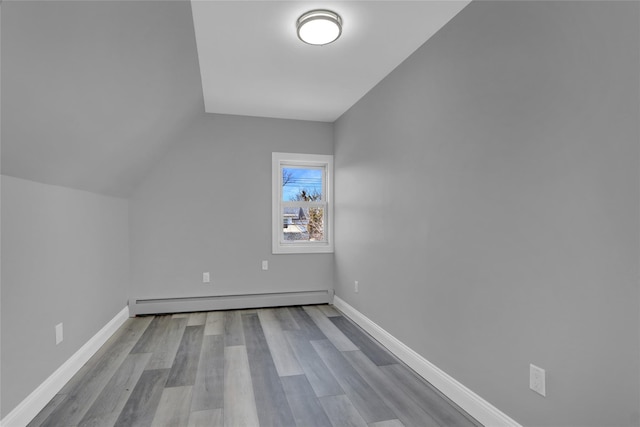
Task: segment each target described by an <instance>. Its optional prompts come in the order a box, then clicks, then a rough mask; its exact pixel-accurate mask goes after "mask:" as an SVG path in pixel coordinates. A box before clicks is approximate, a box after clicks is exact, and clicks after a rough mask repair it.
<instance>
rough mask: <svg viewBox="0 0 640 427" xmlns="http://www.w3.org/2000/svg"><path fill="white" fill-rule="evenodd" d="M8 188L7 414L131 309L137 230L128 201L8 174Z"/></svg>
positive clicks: (4, 181) (5, 213)
mask: <svg viewBox="0 0 640 427" xmlns="http://www.w3.org/2000/svg"><path fill="white" fill-rule="evenodd" d="M1 185H2V186H1V195H2V212H1V216H2V223H1V227H2V260H1V261H2V277H1V280H2V298H1V301H2V307H1V309H2V311H1V313H2V314H1V319H0V320H1V324H2V331H1V332H2V349H1V354H0V363H1V365H0V367H1V370H2V390H1V391H2V402H1V403H2V414H1V416H2V417H4V416H6V415H7V414H8V413H9V412H10V411H11V410H12V409H13V408H14V407H15V406H16V405H17V404H18V403H20V402H21V401H22V400H23V399H24V398H25V397H27V396H28V395H29V394H30V393H31V392H32V391H33V390H35V388H36V387H38V386H39V385H40V384H41V383H42V382H43V381H44V380H45V379H46V378H47V377H48V376H49V375H51V374H52V373H53V372H54V371H55V370H56V369H57V368H58V367H60V365H62V363H64V362H65V361H66V360H67V359H68V358H69V357H71V356H72V355H73V354H74V353H75V352H76V351H77V350H78V349H79V348H80V347H81V346H82V345H84V344H85V343H86V342H87V341H88V340H89V339H90V338H91V337H92V336H93V335H95V334H96V332H98V331H99V330H100V329H101V328H102V327H103V326H104V325H105V324H106V323H107V322H108V321H109V320H111V319H112V318H113V317H114V316H115V315H116V314H117V313H118V312H119V311H121V310H122V309H123V308H125V307H126V305H127V285H128V281H129V247H128V231H129V227H128V203H127V201H126V200H124V199H119V198H113V197H106V196H101V195H97V194H93V193H88V192H85V191H79V190H72V189H68V188H64V187H57V186H51V185H46V184H40V183H36V182H32V181H26V180H23V179H18V178H13V177H9V176H4V175H3V176H2V184H1ZM60 322H63V324H64V341H63V342H62V343H60V344H59V345H56V344H55V332H54V327H55V325H56V324H58V323H60Z"/></svg>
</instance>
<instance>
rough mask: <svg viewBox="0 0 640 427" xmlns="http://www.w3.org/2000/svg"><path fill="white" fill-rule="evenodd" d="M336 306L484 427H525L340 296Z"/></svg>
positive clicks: (337, 298) (336, 300) (335, 297)
mask: <svg viewBox="0 0 640 427" xmlns="http://www.w3.org/2000/svg"><path fill="white" fill-rule="evenodd" d="M333 305H335V307H336V308H338V309H339V310H340V311H341V312H343V313H344V314H345V315H347V316H348V317H349V318H350V319H351V320H353V321H354V322H355V323H357V324H358V325H359V326H360V327H361V328H362V329H364V330H365V331H367V332H368V333H369V334H370V335H371V336H372V337H374V338H375V339H376V340H378V341H379V342H380V343H381V344H382V345H384V346H385V347H386V348H387V349H388V350H389V351H390V352H391V353H393V354H394V355H395V356H396V357H398V358H399V359H400V360H402V361H403V362H404V363H406V364H407V365H408V366H409V367H410V368H411V369H413V370H414V371H416V372H417V373H418V374H419V375H420V376H422V377H423V378H424V379H425V380H427V381H429V382H430V383H431V384H432V385H433V386H434V387H436V388H437V389H438V390H440V391H441V392H442V393H443V394H444V395H445V396H447V397H448V398H449V399H451V400H452V401H453V402H454V403H455V404H457V405H458V406H460V407H461V408H462V409H463V410H465V411H466V412H467V413H468V414H469V415H471V416H472V417H473V418H475V419H476V420H478V421H479V422H480V423H482V424H483V425H485V426H487V427H498V426H509V427H522V426H521V425H520V424H519V423H517V422H516V421H515V420H513V419H512V418H510V417H509V416H508V415H506V414H505V413H503V412H502V411H500V410H499V409H498V408H496V407H495V406H493V405H492V404H490V403H489V402H487V401H486V400H484V399H483V398H481V397H480V396H478V395H477V394H475V393H474V392H473V391H471V390H469V389H468V388H467V387H465V386H464V385H462V384H461V383H459V382H458V381H456V380H455V379H454V378H453V377H451V376H449V375H448V374H447V373H446V372H444V371H442V370H441V369H440V368H438V367H437V366H435V365H434V364H433V363H431V362H429V361H428V360H427V359H425V358H424V357H422V356H420V355H419V354H418V353H416V352H415V351H413V350H412V349H411V348H409V347H408V346H407V345H405V344H404V343H402V342H401V341H399V340H398V339H397V338H395V337H394V336H393V335H391V334H390V333H389V332H387V331H385V330H384V329H382V328H381V327H380V326H378V325H377V324H376V323H374V322H373V321H372V320H371V319H369V318H368V317H367V316H365V315H364V314H362V313H360V312H359V311H358V310H356V309H355V308H353V307H352V306H350V305H349V304H347V303H346V302H345V301H344V300H342V299H341V298H339V297H338V296H334V297H333Z"/></svg>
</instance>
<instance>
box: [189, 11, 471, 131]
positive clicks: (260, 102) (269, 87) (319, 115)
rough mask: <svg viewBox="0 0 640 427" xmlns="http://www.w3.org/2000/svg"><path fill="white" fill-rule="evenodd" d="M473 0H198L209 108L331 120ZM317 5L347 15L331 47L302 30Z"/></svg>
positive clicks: (197, 26) (198, 27) (198, 33)
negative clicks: (303, 18)
mask: <svg viewBox="0 0 640 427" xmlns="http://www.w3.org/2000/svg"><path fill="white" fill-rule="evenodd" d="M469 2H470V1H468V0H464V1H462V0H444V1H432V0H417V1H416V0H413V1H327V2H321V1H265V0H262V1H238V0H235V1H217V0H192V1H191V4H192V12H193V21H194V28H195V35H196V44H197V49H198V58H199V62H200V74H201V78H202V90H203V94H204V103H205V110H206V111H207V112H209V113H222V114H238V115H247V116H261V117H276V118H287V119H300V120H315V121H326V122H333V121H334V120H336V119H337V118H338V117H340V115H342V113H344V112H345V111H346V110H347V109H349V107H351V106H352V105H353V104H354V103H356V102H357V101H358V100H359V99H360V98H361V97H362V96H364V95H365V94H366V93H367V92H368V91H369V90H370V89H371V88H372V87H373V86H375V85H376V84H377V83H378V82H379V81H380V80H382V79H383V78H384V77H385V76H386V75H387V74H389V72H391V71H392V70H393V69H394V68H395V67H396V66H398V65H399V64H400V63H401V62H402V61H404V60H405V59H406V58H407V57H408V56H409V55H410V54H411V53H413V52H414V51H415V50H416V49H417V48H418V47H420V46H421V45H422V44H423V43H424V42H425V41H426V40H428V39H429V38H430V37H431V36H432V35H433V34H435V33H436V32H437V31H438V30H439V29H440V28H442V26H444V25H445V24H446V23H447V22H448V21H449V20H450V19H451V18H453V17H454V16H455V15H456V14H457V13H458V12H460V11H461V10H462V9H463V8H464V7H465V6H466V5H467V4H469ZM316 8H323V9H331V10H333V11H335V12H337V13H338V14H339V15H340V16H341V17H342V20H343V32H342V36H341V37H340V39H338V40H337V41H336V42H334V43H333V44H330V45H327V46H310V45H307V44H304V43H302V42H301V41H300V40H299V39H298V38H297V36H296V31H295V22H296V19H297V18H298V17H299V16H300V15H302V14H303V13H304V12H307V11H309V10H311V9H316Z"/></svg>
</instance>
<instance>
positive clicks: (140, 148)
mask: <svg viewBox="0 0 640 427" xmlns="http://www.w3.org/2000/svg"><path fill="white" fill-rule="evenodd" d="M1 24H2V27H1V28H2V74H1V76H2V107H1V108H2V110H1V111H2V173H3V174H6V175H12V176H16V177H19V178H25V179H30V180H33V181H38V182H44V183H48V184H55V185H62V186H66V187H71V188H76V189H83V190H88V191H93V192H98V193H102V194H107V195H114V196H121V197H126V196H128V195H129V194H130V193H131V191H132V189H133V187H134V186H135V185H136V183H137V182H138V181H139V179H140V178H141V177H143V176H144V174H145V173H146V171H147V170H148V168H149V167H150V166H151V165H152V164H153V163H154V161H155V160H156V159H157V158H158V156H160V155H162V153H163V151H164V149H165V148H166V147H167V146H168V144H170V143H172V142H173V139H174V138H175V135H177V134H179V133H180V131H181V129H183V128H184V127H185V126H188V124H189V121H190V120H192V119H193V117H194V116H196V115H197V114H202V112H203V109H204V105H203V100H202V86H201V84H200V73H199V70H198V58H197V51H196V44H195V39H194V33H193V17H192V15H191V7H190V3H189V2H186V1H183V2H175V1H159V2H146V1H128V2H120V1H118V2H112V1H105V2H101V1H77V2H76V1H70V2H66V1H42V2H40V1H24V2H23V1H20V2H18V1H15V2H14V1H5V2H3V4H2V23H1Z"/></svg>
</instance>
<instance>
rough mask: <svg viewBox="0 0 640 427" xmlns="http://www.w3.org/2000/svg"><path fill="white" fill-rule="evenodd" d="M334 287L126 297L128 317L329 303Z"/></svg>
mask: <svg viewBox="0 0 640 427" xmlns="http://www.w3.org/2000/svg"><path fill="white" fill-rule="evenodd" d="M332 300H333V290H320V291H298V292H277V293H264V294H240V295H216V296H202V297H177V298H146V299H143V298H134V299H131V300H129V313H130V316H131V317H135V316H138V315H141V314H160V313H184V312H191V311H213V310H234V309H241V308H257V307H281V306H287V305H308V304H328V303H330V302H331V301H332Z"/></svg>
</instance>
